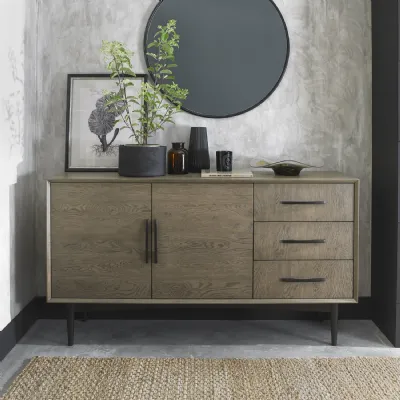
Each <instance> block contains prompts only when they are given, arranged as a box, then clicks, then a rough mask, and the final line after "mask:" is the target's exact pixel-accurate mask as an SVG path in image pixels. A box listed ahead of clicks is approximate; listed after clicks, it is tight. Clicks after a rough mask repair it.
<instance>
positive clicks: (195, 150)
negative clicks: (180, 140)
mask: <svg viewBox="0 0 400 400" xmlns="http://www.w3.org/2000/svg"><path fill="white" fill-rule="evenodd" d="M202 169H210V153H209V152H208V137H207V128H192V129H191V130H190V141H189V172H201V170H202Z"/></svg>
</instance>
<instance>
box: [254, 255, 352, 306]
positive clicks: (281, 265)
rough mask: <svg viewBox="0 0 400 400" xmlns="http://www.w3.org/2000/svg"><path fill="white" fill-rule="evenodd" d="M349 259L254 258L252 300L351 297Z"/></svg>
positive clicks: (350, 263)
mask: <svg viewBox="0 0 400 400" xmlns="http://www.w3.org/2000/svg"><path fill="white" fill-rule="evenodd" d="M353 297H354V294H353V262H352V261H343V260H341V261H257V262H255V263H254V298H256V299H352V298H353Z"/></svg>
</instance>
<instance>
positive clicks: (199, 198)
mask: <svg viewBox="0 0 400 400" xmlns="http://www.w3.org/2000/svg"><path fill="white" fill-rule="evenodd" d="M358 215H359V181H358V180H357V179H354V178H349V177H346V176H344V175H342V174H339V173H335V172H308V173H304V174H302V175H301V176H300V177H293V178H292V177H276V176H274V175H272V174H270V173H259V174H257V173H256V174H255V175H254V178H251V179H246V178H240V179H236V178H211V179H204V178H203V179H202V178H200V176H199V175H196V174H194V175H186V176H166V177H160V178H152V179H146V178H137V179H136V178H122V177H119V176H118V175H117V174H114V173H68V174H65V175H63V176H60V177H57V178H54V179H50V180H49V182H48V221H47V235H48V240H47V243H48V249H47V250H48V265H47V299H48V301H49V302H53V303H66V304H67V305H68V308H69V313H68V343H69V344H70V345H72V344H73V331H74V326H73V325H74V304H82V303H115V304H117V303H142V304H143V303H148V304H178V303H179V304H205V303H207V304H267V303H275V304H278V303H281V304H283V303H298V304H300V303H302V304H311V303H329V304H331V305H332V313H331V315H332V329H331V330H332V344H333V345H336V343H337V318H338V304H339V303H354V302H357V301H358Z"/></svg>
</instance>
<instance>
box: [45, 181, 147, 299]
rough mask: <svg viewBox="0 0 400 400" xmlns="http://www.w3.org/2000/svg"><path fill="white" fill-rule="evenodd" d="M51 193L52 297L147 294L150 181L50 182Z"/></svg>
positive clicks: (117, 297) (110, 297) (125, 296)
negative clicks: (147, 227) (132, 182)
mask: <svg viewBox="0 0 400 400" xmlns="http://www.w3.org/2000/svg"><path fill="white" fill-rule="evenodd" d="M50 193H51V200H50V207H51V214H50V218H51V219H50V231H51V236H50V240H51V243H50V248H51V254H50V259H51V297H52V298H65V299H67V298H68V299H69V298H71V299H99V300H100V299H138V298H140V299H144V298H150V296H151V264H150V261H149V263H146V252H145V249H146V221H147V220H150V218H151V185H150V184H121V183H52V184H51V189H50Z"/></svg>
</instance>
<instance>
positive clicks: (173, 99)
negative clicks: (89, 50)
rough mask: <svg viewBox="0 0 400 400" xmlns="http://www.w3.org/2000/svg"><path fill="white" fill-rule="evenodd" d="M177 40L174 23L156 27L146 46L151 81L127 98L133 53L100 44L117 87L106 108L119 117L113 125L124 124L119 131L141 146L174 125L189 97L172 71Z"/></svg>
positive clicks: (113, 44)
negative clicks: (122, 130) (128, 134)
mask: <svg viewBox="0 0 400 400" xmlns="http://www.w3.org/2000/svg"><path fill="white" fill-rule="evenodd" d="M179 40H180V37H179V35H178V34H177V33H176V21H175V20H170V21H169V22H168V23H167V24H166V25H165V26H162V25H160V26H158V31H157V32H156V34H155V35H154V41H153V42H151V43H150V44H149V45H148V47H147V56H148V57H149V58H150V59H151V65H150V67H149V68H148V70H149V72H150V74H151V75H152V77H153V81H152V82H144V83H142V85H141V87H140V90H139V92H138V94H137V95H129V87H131V86H134V83H133V80H132V78H134V77H135V76H136V75H135V73H134V72H133V67H132V61H131V59H132V57H133V55H134V53H133V52H131V51H130V50H129V49H127V48H126V46H125V45H124V44H123V43H121V42H117V41H113V42H107V41H103V44H102V47H101V52H102V54H103V56H104V61H105V63H106V66H107V69H108V71H110V77H111V78H112V79H116V84H117V87H118V90H117V91H115V92H112V93H110V94H109V97H108V99H109V100H108V103H107V105H108V106H109V107H110V110H111V111H112V112H114V113H116V114H118V115H119V116H120V118H121V119H120V120H117V121H116V123H118V122H123V124H124V126H123V127H122V128H121V129H129V130H130V131H131V132H132V135H131V137H133V138H134V139H135V141H136V143H138V144H140V145H144V144H147V140H148V138H149V137H151V136H153V135H154V134H155V133H156V132H157V131H159V130H164V129H165V124H166V123H174V120H173V117H174V116H175V115H176V114H177V113H179V112H180V111H181V107H182V102H183V101H184V100H185V99H186V98H187V96H188V94H189V91H188V90H187V89H182V88H180V87H179V86H178V85H177V84H176V83H175V82H174V80H175V77H174V75H173V72H172V69H173V68H176V67H177V64H176V63H175V50H176V49H177V48H178V47H179ZM150 49H152V50H151V51H150ZM136 121H137V122H136Z"/></svg>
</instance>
